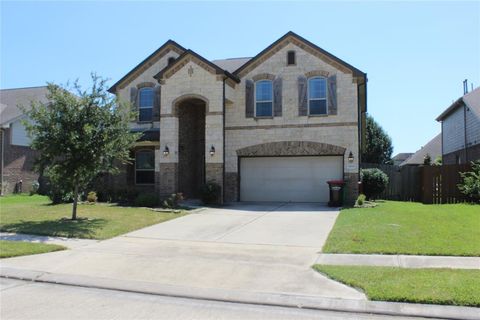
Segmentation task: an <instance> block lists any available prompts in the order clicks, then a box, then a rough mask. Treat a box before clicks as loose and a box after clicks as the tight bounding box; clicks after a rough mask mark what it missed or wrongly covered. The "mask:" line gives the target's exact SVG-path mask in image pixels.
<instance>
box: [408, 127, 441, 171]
mask: <svg viewBox="0 0 480 320" xmlns="http://www.w3.org/2000/svg"><path fill="white" fill-rule="evenodd" d="M427 153H428V154H429V155H430V158H431V159H432V161H434V160H435V158H437V157H438V156H440V157H441V156H442V134H441V133H439V134H437V135H436V136H435V138H433V139H432V140H430V141H429V142H428V143H427V144H426V145H424V146H423V147H421V148H420V149H419V150H418V151H417V152H415V153H414V154H413V155H412V156H411V157H410V158H408V159H407V160H405V161H404V162H402V163H401V164H400V165H401V166H404V165H419V164H423V158H425V156H426V155H427Z"/></svg>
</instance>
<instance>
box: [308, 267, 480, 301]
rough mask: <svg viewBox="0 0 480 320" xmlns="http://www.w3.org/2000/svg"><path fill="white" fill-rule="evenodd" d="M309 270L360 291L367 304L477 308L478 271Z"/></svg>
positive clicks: (336, 268)
mask: <svg viewBox="0 0 480 320" xmlns="http://www.w3.org/2000/svg"><path fill="white" fill-rule="evenodd" d="M313 268H314V269H315V270H317V271H318V272H321V273H323V274H325V275H327V276H328V277H330V278H332V279H334V280H337V281H340V282H342V283H344V284H346V285H349V286H352V287H355V288H360V289H362V290H363V291H364V292H365V294H366V295H367V297H368V298H369V299H370V300H380V301H395V302H412V303H428V304H446V305H457V306H470V307H480V270H460V269H402V268H392V267H370V266H368V267H367V266H332V265H328V266H327V265H315V266H314V267H313Z"/></svg>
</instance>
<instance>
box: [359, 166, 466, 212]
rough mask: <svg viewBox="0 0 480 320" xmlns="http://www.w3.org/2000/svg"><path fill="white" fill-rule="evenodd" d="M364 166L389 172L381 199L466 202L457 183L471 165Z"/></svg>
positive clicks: (430, 202) (427, 202) (429, 202)
mask: <svg viewBox="0 0 480 320" xmlns="http://www.w3.org/2000/svg"><path fill="white" fill-rule="evenodd" d="M362 168H363V169H366V168H378V169H380V170H382V171H383V172H385V173H386V174H387V176H388V179H389V184H388V186H387V188H386V190H385V191H384V192H383V193H382V194H381V195H380V198H382V199H388V200H400V201H416V202H423V203H426V204H432V203H455V202H463V201H465V200H466V198H465V196H464V195H463V194H462V193H461V192H460V190H459V189H458V186H457V185H458V184H459V183H460V182H461V177H460V172H465V171H469V170H470V169H471V165H469V164H463V165H444V166H402V167H400V166H395V165H380V164H372V163H362Z"/></svg>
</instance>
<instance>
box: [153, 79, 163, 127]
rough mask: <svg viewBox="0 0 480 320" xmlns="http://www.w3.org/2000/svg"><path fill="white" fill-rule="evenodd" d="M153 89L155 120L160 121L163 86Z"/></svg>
mask: <svg viewBox="0 0 480 320" xmlns="http://www.w3.org/2000/svg"><path fill="white" fill-rule="evenodd" d="M153 90H154V96H153V121H159V120H160V99H161V92H162V87H160V86H156V87H155V88H154V89H153Z"/></svg>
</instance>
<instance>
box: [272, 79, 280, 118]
mask: <svg viewBox="0 0 480 320" xmlns="http://www.w3.org/2000/svg"><path fill="white" fill-rule="evenodd" d="M273 116H274V117H281V116H282V78H280V77H276V78H275V80H273Z"/></svg>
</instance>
